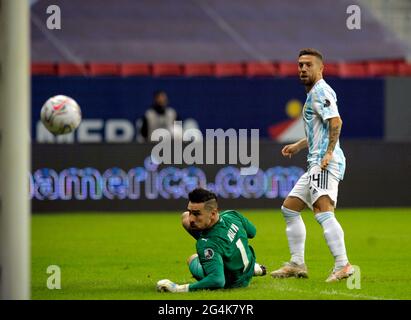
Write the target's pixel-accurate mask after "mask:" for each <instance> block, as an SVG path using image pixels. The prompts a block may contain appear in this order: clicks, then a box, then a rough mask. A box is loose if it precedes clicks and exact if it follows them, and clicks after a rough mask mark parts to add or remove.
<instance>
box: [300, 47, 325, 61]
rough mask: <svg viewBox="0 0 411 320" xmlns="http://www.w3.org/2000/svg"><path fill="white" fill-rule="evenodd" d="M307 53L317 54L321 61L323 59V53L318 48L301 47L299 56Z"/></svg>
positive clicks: (310, 54)
mask: <svg viewBox="0 0 411 320" xmlns="http://www.w3.org/2000/svg"><path fill="white" fill-rule="evenodd" d="M305 55H308V56H315V57H317V58H319V59H320V60H321V61H323V55H322V54H321V52H320V51H318V50H317V49H313V48H305V49H301V50H300V53H299V54H298V57H301V56H305Z"/></svg>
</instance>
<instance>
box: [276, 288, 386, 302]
mask: <svg viewBox="0 0 411 320" xmlns="http://www.w3.org/2000/svg"><path fill="white" fill-rule="evenodd" d="M275 290H278V291H288V292H297V293H304V294H313V292H312V291H307V290H302V289H296V288H284V287H282V288H275ZM314 293H319V294H325V295H342V296H346V297H350V298H360V299H368V300H392V299H388V298H384V297H377V296H367V295H363V294H352V293H346V292H339V291H337V290H331V291H328V290H322V291H320V292H314Z"/></svg>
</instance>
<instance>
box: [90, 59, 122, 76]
mask: <svg viewBox="0 0 411 320" xmlns="http://www.w3.org/2000/svg"><path fill="white" fill-rule="evenodd" d="M89 70H90V75H92V76H118V75H120V66H119V65H118V64H116V63H95V62H92V63H90V65H89Z"/></svg>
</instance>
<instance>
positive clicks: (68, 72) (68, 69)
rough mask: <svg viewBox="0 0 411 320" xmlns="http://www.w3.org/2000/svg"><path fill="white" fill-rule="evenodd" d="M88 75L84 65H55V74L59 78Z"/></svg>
mask: <svg viewBox="0 0 411 320" xmlns="http://www.w3.org/2000/svg"><path fill="white" fill-rule="evenodd" d="M88 73H89V72H88V70H87V67H86V65H84V64H74V63H59V64H58V65H57V74H58V75H59V76H87V75H88Z"/></svg>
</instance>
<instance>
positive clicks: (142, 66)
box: [120, 63, 151, 77]
mask: <svg viewBox="0 0 411 320" xmlns="http://www.w3.org/2000/svg"><path fill="white" fill-rule="evenodd" d="M120 73H121V75H122V76H125V77H128V76H150V75H151V67H150V64H148V63H122V64H121V65H120Z"/></svg>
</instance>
